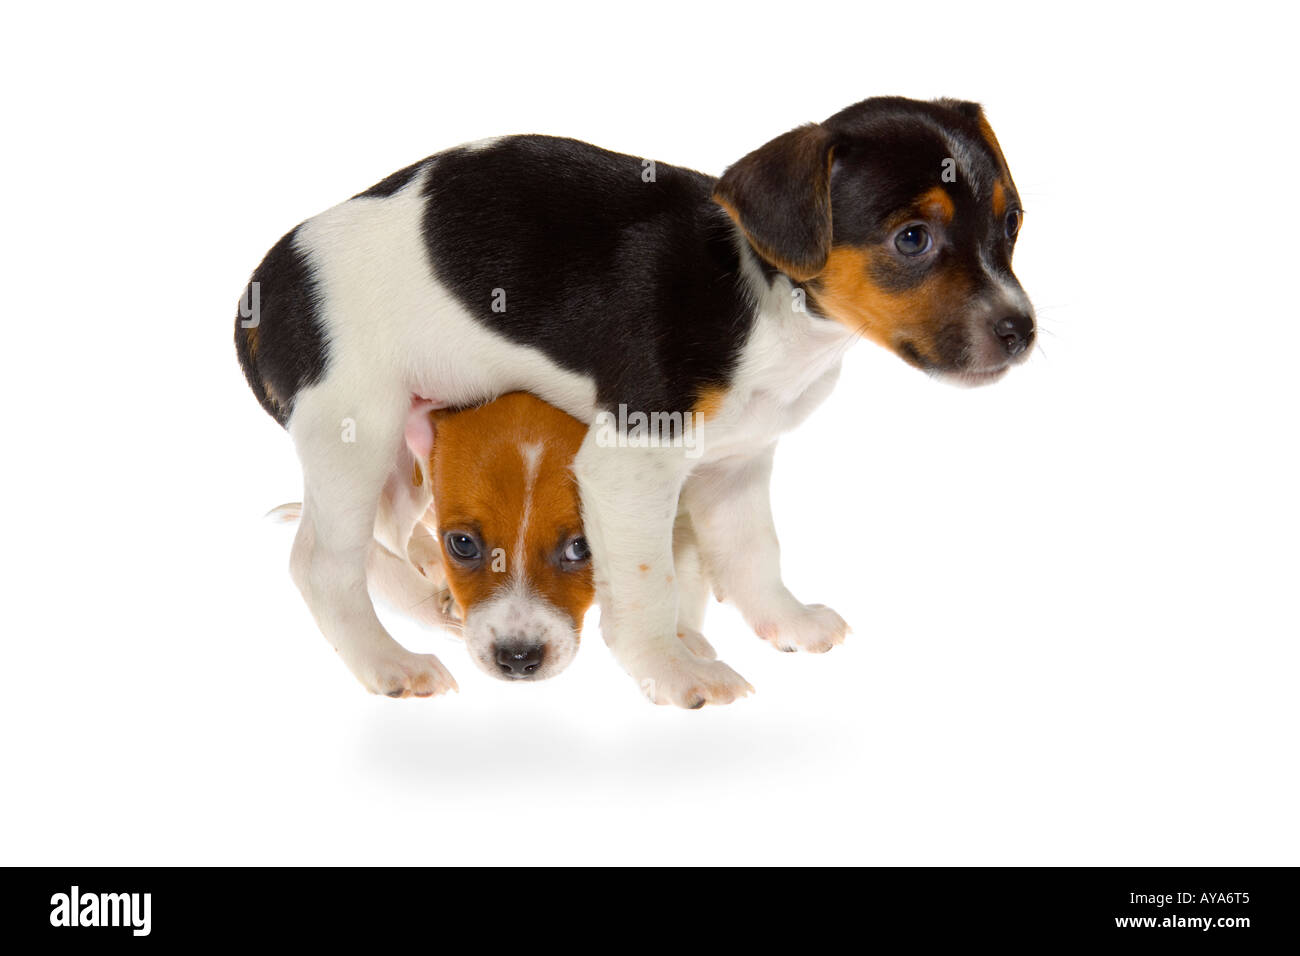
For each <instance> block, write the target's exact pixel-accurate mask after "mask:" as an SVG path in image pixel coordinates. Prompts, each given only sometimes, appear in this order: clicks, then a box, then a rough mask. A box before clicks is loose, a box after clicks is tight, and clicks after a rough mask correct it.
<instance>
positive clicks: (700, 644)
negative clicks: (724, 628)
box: [677, 628, 718, 661]
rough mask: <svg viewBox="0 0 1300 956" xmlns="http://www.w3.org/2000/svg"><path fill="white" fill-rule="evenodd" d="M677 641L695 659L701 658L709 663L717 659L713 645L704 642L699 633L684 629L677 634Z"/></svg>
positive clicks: (702, 636)
mask: <svg viewBox="0 0 1300 956" xmlns="http://www.w3.org/2000/svg"><path fill="white" fill-rule="evenodd" d="M677 639H678V640H679V641H681V642H682V644H683V645H685V647H686V649H687V650H688V651H690V652H691V653H692V654H694V655H695V656H696V657H703V658H705V659H707V660H711V661H716V660H717V659H718V652H717V651H715V650H714V649H713V645H712V644H710V643H709V642H708V641H706V640H705V639H704V635H703V634H701V633H700V632H699V631H692V630H689V629H685V628H684V629H682V630H680V631H678V632H677Z"/></svg>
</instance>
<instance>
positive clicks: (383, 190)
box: [352, 158, 429, 199]
mask: <svg viewBox="0 0 1300 956" xmlns="http://www.w3.org/2000/svg"><path fill="white" fill-rule="evenodd" d="M428 161H429V160H428V159H427V158H426V159H422V160H420V161H419V162H418V163H412V164H411V165H410V166H407V167H406V168H405V169H399V170H398V171H397V172H395V173H393V174H392V175H391V176H385V177H384V178H383V179H381V180H379V182H377V183H375V184H374V185H373V186H371V187H370V188H369V189H367V190H366V191H365V192H362V193H357V194H356V195H355V196H353V197H352V198H353V199H384V198H386V197H388V196H391V195H392V194H393V193H395V192H399V191H400V190H401V189H402V187H403V186H405V185H406V184H407V183H409V182H410V181H411V180H412V179H414V178H415V176H416V173H418V172H419V171H420V170H421V169H423V168H424V164H425V163H427V162H428Z"/></svg>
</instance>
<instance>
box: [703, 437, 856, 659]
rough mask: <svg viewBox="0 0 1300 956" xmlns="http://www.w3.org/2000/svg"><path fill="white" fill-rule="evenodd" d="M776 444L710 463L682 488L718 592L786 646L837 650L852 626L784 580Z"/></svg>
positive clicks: (766, 636) (762, 632)
mask: <svg viewBox="0 0 1300 956" xmlns="http://www.w3.org/2000/svg"><path fill="white" fill-rule="evenodd" d="M775 447H776V446H775V445H769V446H767V448H765V449H764V450H763V451H761V452H759V453H757V454H755V455H753V456H750V457H745V458H727V459H723V460H722V461H718V462H713V463H710V464H707V465H702V466H701V467H700V468H699V469H697V470H696V472H695V473H694V474H692V475H691V477H690V479H689V480H688V481H687V482H686V486H685V488H684V489H683V490H682V501H683V504H684V505H685V506H686V508H687V509H688V510H689V512H690V515H691V520H692V521H693V522H694V524H695V530H696V534H697V537H698V540H699V545H700V549H701V551H702V552H703V555H704V565H705V569H706V570H707V572H708V574H709V576H710V577H711V578H712V580H713V582H714V587H715V588H716V589H717V592H718V597H719V598H720V599H725V600H729V601H731V602H733V603H734V604H735V605H736V607H738V608H739V609H740V613H741V614H743V615H744V616H745V620H746V621H747V622H748V623H749V626H750V627H752V628H753V629H754V632H755V633H756V634H758V636H759V637H761V638H763V639H764V640H765V641H769V642H770V643H771V644H772V645H773V646H775V647H777V648H778V649H780V650H783V651H793V650H799V649H802V650H805V651H813V652H816V653H820V652H822V651H829V650H830V649H831V648H832V647H834V646H835V645H836V644H838V643H840V642H841V641H843V640H844V636H845V634H846V633H847V632H848V625H847V624H845V623H844V619H843V618H841V617H840V616H839V615H838V614H836V613H835V612H834V611H832V610H831V609H830V608H828V607H825V606H823V605H821V604H813V605H806V604H803V603H801V602H800V601H799V600H798V599H797V598H796V597H795V596H794V595H793V594H791V593H790V591H789V589H788V588H786V586H785V584H784V583H783V582H782V581H781V549H780V545H779V544H778V543H777V538H776V527H775V525H774V523H773V521H772V505H771V500H770V497H769V485H770V484H771V478H772V456H773V453H774V451H775Z"/></svg>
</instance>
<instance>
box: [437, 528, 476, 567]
mask: <svg viewBox="0 0 1300 956" xmlns="http://www.w3.org/2000/svg"><path fill="white" fill-rule="evenodd" d="M442 540H443V543H444V544H445V545H446V546H447V553H448V554H450V555H451V556H452V557H453V558H455V559H456V560H458V561H464V562H466V563H467V564H468V563H471V562H474V561H477V560H478V559H479V558H480V557H482V556H483V550H482V549H481V548H480V547H479V546H478V542H477V541H475V540H474V537H473V535H468V534H466V533H465V532H463V531H448V532H447V533H446V534H445V535H444V536H443V539H442Z"/></svg>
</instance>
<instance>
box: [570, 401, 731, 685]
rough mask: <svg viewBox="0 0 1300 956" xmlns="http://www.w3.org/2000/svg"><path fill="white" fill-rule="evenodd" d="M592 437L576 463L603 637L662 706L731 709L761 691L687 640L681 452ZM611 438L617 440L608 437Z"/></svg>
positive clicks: (598, 434)
mask: <svg viewBox="0 0 1300 956" xmlns="http://www.w3.org/2000/svg"><path fill="white" fill-rule="evenodd" d="M602 436H605V432H604V431H602V429H601V428H600V426H599V425H597V426H593V427H592V429H591V430H590V431H588V433H587V437H586V439H585V440H584V441H583V444H582V448H581V449H580V450H579V452H578V455H577V458H576V459H575V460H574V466H573V468H574V473H575V474H576V475H577V478H578V487H579V490H580V492H581V497H582V517H583V529H584V532H585V534H586V537H587V543H588V545H589V547H590V548H591V555H592V568H593V571H594V577H595V582H596V598H597V600H598V601H599V602H600V623H601V630H602V632H603V633H604V636H605V643H606V644H608V645H609V648H610V650H611V651H612V652H613V653H614V657H615V658H616V659H617V660H618V662H619V663H620V664H621V665H622V666H623V668H624V670H626V671H627V672H628V673H629V674H631V675H632V677H633V678H634V679H635V680H636V681H637V682H638V683H639V684H640V685H641V689H642V690H643V691H644V692H645V694H646V696H648V697H649V698H650V699H651V700H652V701H654V702H655V703H658V704H676V705H677V706H679V707H690V708H696V707H703V706H704V705H705V704H728V703H730V702H731V701H733V700H735V699H736V698H737V697H743V696H745V694H746V693H748V692H749V691H752V690H753V688H752V687H750V686H749V684H748V682H747V681H746V680H745V679H744V678H743V677H741V676H740V675H739V674H737V673H736V672H735V671H733V670H732V669H731V668H730V667H728V666H727V665H726V664H724V663H722V662H721V661H717V660H711V659H708V658H705V657H701V656H699V655H697V654H695V653H693V652H692V651H691V650H690V649H689V648H688V647H687V646H686V644H685V643H683V641H682V640H681V639H679V638H678V637H677V585H676V581H675V577H674V569H673V521H674V519H675V518H676V516H677V502H678V495H679V493H680V491H681V485H682V482H683V480H684V479H685V477H686V475H687V472H688V463H687V460H686V457H685V454H684V453H683V450H682V449H681V448H650V447H617V446H615V445H613V444H611V443H609V442H608V441H602ZM605 437H607V436H605Z"/></svg>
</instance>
